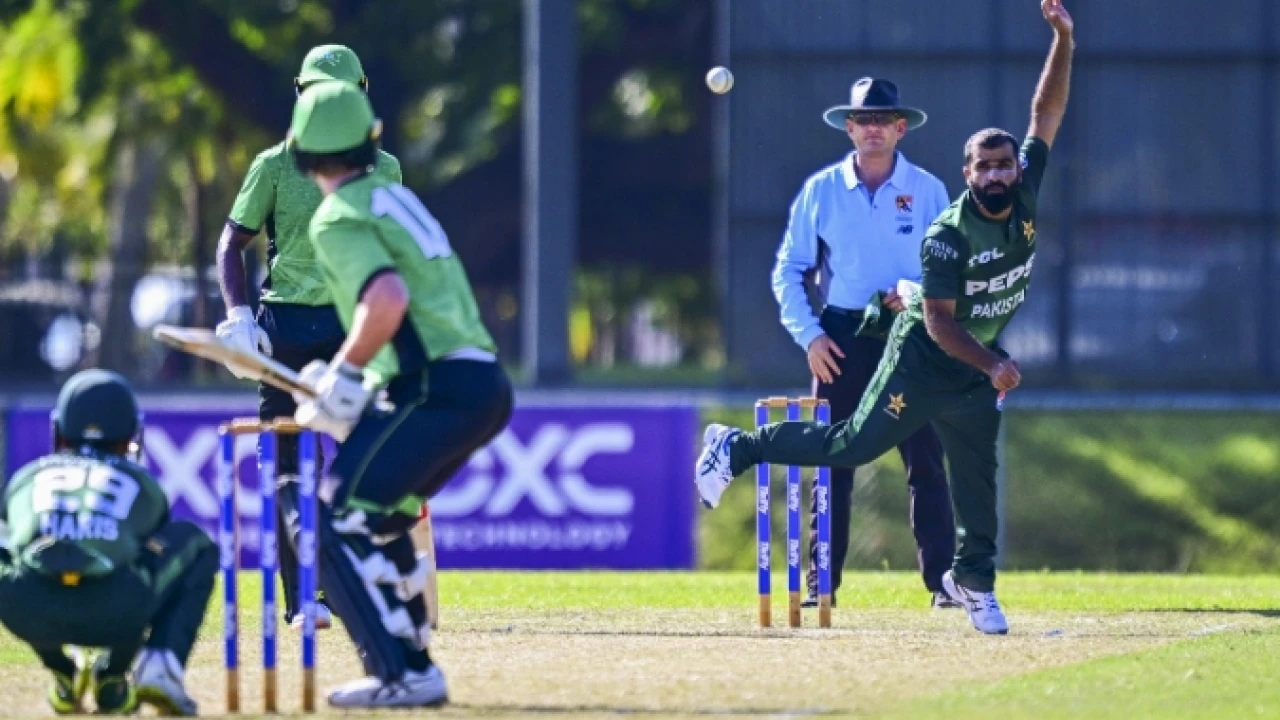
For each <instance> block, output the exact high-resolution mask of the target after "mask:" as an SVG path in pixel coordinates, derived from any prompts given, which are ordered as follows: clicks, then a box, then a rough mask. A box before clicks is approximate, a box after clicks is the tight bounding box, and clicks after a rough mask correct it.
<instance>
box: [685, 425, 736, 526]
mask: <svg viewBox="0 0 1280 720" xmlns="http://www.w3.org/2000/svg"><path fill="white" fill-rule="evenodd" d="M741 432H742V431H741V430H739V429H737V428H731V427H729V426H727V425H720V424H717V423H712V424H710V425H708V426H707V429H706V430H705V431H703V433H702V454H701V455H699V456H698V464H697V465H696V466H694V480H693V482H694V484H695V485H697V486H698V495H699V496H700V497H701V498H702V504H703V505H705V506H707V507H708V508H714V507H716V506H717V505H719V504H720V496H721V495H723V494H724V491H725V488H727V487H729V483H731V482H733V473H732V472H730V471H729V441H730V440H732V439H733V438H734V437H735V436H737V435H738V434H739V433H741Z"/></svg>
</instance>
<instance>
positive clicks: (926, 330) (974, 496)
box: [695, 0, 1075, 634]
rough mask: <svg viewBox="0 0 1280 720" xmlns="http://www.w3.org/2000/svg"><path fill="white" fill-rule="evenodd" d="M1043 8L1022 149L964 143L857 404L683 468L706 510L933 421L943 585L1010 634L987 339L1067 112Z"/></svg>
mask: <svg viewBox="0 0 1280 720" xmlns="http://www.w3.org/2000/svg"><path fill="white" fill-rule="evenodd" d="M1041 10H1042V11H1043V13H1044V17H1045V19H1046V20H1047V21H1048V23H1049V24H1050V26H1052V28H1053V31H1054V39H1053V45H1052V47H1051V48H1050V49H1049V57H1048V60H1047V61H1046V63H1045V66H1044V71H1043V73H1042V74H1041V76H1040V81H1039V84H1038V86H1037V87H1036V93H1035V98H1034V99H1033V101H1032V106H1031V124H1030V127H1029V129H1028V130H1027V138H1026V140H1025V141H1024V142H1023V143H1022V144H1021V152H1019V143H1018V141H1017V140H1016V139H1015V138H1014V137H1013V136H1012V135H1010V134H1009V133H1007V132H1005V131H1003V130H996V129H988V130H982V131H980V132H978V133H976V134H974V135H973V136H972V137H970V138H969V140H968V142H966V143H965V148H964V155H965V158H964V160H965V164H964V177H965V182H966V184H967V185H968V190H966V191H965V192H964V193H963V194H962V195H961V196H960V197H959V198H958V199H957V200H956V201H955V202H954V203H952V204H951V206H950V207H948V208H947V209H946V210H944V211H943V212H942V214H941V215H940V216H939V217H938V218H937V219H936V220H935V221H934V222H933V224H932V226H931V227H930V228H929V231H928V233H926V235H925V239H924V242H923V244H922V246H921V249H920V256H921V259H922V261H923V277H922V288H921V290H920V291H919V292H917V293H915V295H914V296H913V297H912V298H911V300H910V301H909V304H908V307H907V310H906V312H904V313H902V314H901V315H900V316H899V317H898V318H897V320H896V322H895V324H894V326H893V330H892V333H891V337H890V342H889V344H888V346H887V347H886V349H885V354H884V356H883V357H882V358H881V360H880V366H879V369H878V370H877V372H876V375H875V377H874V379H873V380H872V381H871V385H870V386H869V387H868V388H867V391H866V393H865V394H864V395H863V397H862V401H861V404H860V405H859V407H858V411H857V412H856V413H855V414H854V416H853V417H852V418H850V419H849V420H848V421H846V422H840V423H835V424H834V425H830V426H827V425H820V424H817V423H805V422H783V423H775V424H772V425H766V426H765V427H763V428H760V429H759V430H757V431H756V432H745V431H742V430H739V429H737V428H730V427H725V426H723V425H711V426H709V427H707V429H706V432H705V433H704V436H703V442H704V448H703V451H702V454H701V456H700V457H699V458H698V464H697V466H696V467H695V474H696V475H695V482H696V485H697V487H698V492H699V494H700V495H701V497H702V501H703V504H705V505H706V506H708V507H715V506H716V505H718V504H719V502H720V496H721V494H722V493H723V492H724V490H725V488H727V487H728V485H729V483H730V481H732V479H733V478H734V477H736V476H737V475H739V474H741V473H742V472H744V471H746V470H747V469H748V468H750V467H752V466H754V465H757V464H759V463H776V464H785V465H801V466H814V465H825V466H841V467H856V466H858V465H863V464H865V463H868V462H871V461H873V460H875V459H876V458H877V457H879V456H880V455H882V454H884V453H885V452H886V451H888V450H890V449H891V448H893V447H894V446H895V445H897V444H898V443H900V442H902V441H903V440H904V439H906V438H907V437H908V436H909V435H911V434H912V433H914V432H915V431H916V430H917V429H919V428H920V427H921V426H922V425H924V424H925V423H929V422H932V423H933V426H934V429H935V430H936V431H937V432H938V435H939V437H940V438H941V440H942V445H943V448H944V449H945V451H946V456H947V459H948V461H949V463H950V471H951V473H950V474H951V494H952V501H953V503H954V504H955V510H956V518H957V520H958V521H959V524H960V525H961V526H962V527H963V529H964V532H963V533H962V535H961V539H960V546H959V548H958V550H957V552H956V557H955V562H954V565H953V566H952V569H951V570H949V571H947V573H946V574H945V575H944V576H943V580H942V584H943V588H944V589H945V590H946V592H947V594H948V595H949V596H951V597H952V599H954V600H956V601H957V602H959V603H961V604H962V605H964V607H965V608H966V609H967V610H968V612H969V618H970V620H972V622H973V625H974V627H976V628H977V629H978V630H980V631H982V632H984V633H992V634H1004V633H1006V632H1008V629H1009V626H1008V622H1007V621H1006V620H1005V617H1004V613H1003V612H1002V611H1001V609H1000V604H999V603H998V602H997V601H996V596H995V553H996V532H997V527H996V525H997V517H996V435H997V433H998V431H999V428H1000V415H1001V409H1002V403H1003V395H1004V393H1005V392H1007V391H1009V390H1012V389H1014V388H1016V387H1017V386H1018V383H1019V382H1020V380H1021V375H1020V374H1019V372H1018V364H1017V363H1016V362H1015V361H1014V360H1013V359H1011V358H1010V357H1009V356H1008V354H1007V353H1005V352H1004V350H1002V349H1001V348H1000V346H999V343H998V338H999V336H1000V332H1001V331H1002V330H1003V329H1004V328H1005V326H1006V325H1008V323H1009V321H1010V320H1011V319H1012V318H1013V315H1014V314H1015V313H1016V312H1017V310H1018V308H1019V307H1020V306H1021V305H1022V303H1023V302H1024V301H1025V300H1026V297H1027V287H1028V285H1029V284H1030V281H1031V274H1032V268H1033V266H1034V264H1035V255H1036V245H1037V237H1036V215H1037V203H1038V195H1039V191H1040V182H1041V179H1042V178H1043V177H1044V171H1045V167H1046V165H1047V163H1048V159H1049V147H1050V146H1051V145H1052V144H1053V140H1054V137H1055V136H1056V135H1057V134H1058V128H1059V126H1060V125H1061V124H1062V118H1063V114H1064V113H1065V111H1066V107H1067V94H1068V88H1069V85H1070V77H1071V56H1072V52H1073V49H1074V46H1075V40H1074V38H1073V25H1072V21H1071V16H1070V15H1069V14H1067V11H1066V9H1065V8H1064V7H1062V2H1061V0H1043V2H1041Z"/></svg>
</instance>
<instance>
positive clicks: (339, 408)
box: [293, 360, 373, 442]
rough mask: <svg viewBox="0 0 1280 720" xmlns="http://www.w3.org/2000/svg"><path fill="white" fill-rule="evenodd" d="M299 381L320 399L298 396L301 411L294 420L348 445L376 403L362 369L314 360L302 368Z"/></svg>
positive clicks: (296, 396) (295, 398) (298, 411)
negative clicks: (367, 409) (351, 435)
mask: <svg viewBox="0 0 1280 720" xmlns="http://www.w3.org/2000/svg"><path fill="white" fill-rule="evenodd" d="M299 379H300V380H301V382H302V383H303V384H304V385H309V386H311V387H312V388H314V389H315V392H316V396H315V397H314V398H308V397H306V396H300V395H295V396H294V400H296V401H297V402H298V410H297V412H295V413H294V414H293V419H294V420H296V421H297V422H298V424H299V425H302V426H305V427H309V428H311V429H312V430H316V431H319V432H323V433H327V434H328V435H330V436H332V437H333V439H334V440H337V441H338V442H343V441H345V440H346V439H347V436H348V435H350V434H351V429H352V428H354V427H355V426H356V423H358V422H360V416H361V415H363V414H364V409H365V407H367V406H368V405H369V401H370V400H372V399H373V391H372V390H371V389H369V388H366V387H365V386H364V377H363V375H362V373H361V372H360V368H357V367H356V366H354V365H351V364H349V363H345V362H344V363H340V364H338V365H336V366H335V365H330V364H328V363H326V362H325V361H323V360H313V361H311V362H310V363H308V364H307V366H306V367H304V368H302V372H301V373H299Z"/></svg>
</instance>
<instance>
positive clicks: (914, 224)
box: [773, 153, 950, 349]
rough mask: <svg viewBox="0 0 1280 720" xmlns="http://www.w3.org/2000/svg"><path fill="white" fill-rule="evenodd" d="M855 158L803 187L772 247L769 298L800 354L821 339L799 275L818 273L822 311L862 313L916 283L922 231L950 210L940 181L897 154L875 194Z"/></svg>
mask: <svg viewBox="0 0 1280 720" xmlns="http://www.w3.org/2000/svg"><path fill="white" fill-rule="evenodd" d="M853 158H854V153H849V155H848V157H846V158H845V159H844V160H843V161H841V162H838V163H836V164H834V165H831V166H830V167H826V168H823V169H822V170H819V171H818V172H817V173H814V175H813V176H811V177H810V178H809V179H808V180H806V181H805V184H804V187H803V188H802V189H801V190H800V194H799V195H798V196H796V199H795V202H794V203H792V205H791V220H790V222H789V223H788V224H787V232H786V235H784V236H783V238H782V246H781V247H780V248H778V262H777V264H776V265H774V268H773V295H774V297H776V298H777V299H778V304H779V305H780V306H781V310H782V324H783V326H784V327H785V328H786V329H787V332H789V333H791V337H793V338H795V341H796V343H798V344H799V345H800V347H802V348H805V349H808V347H809V343H811V342H813V340H814V338H816V337H818V336H819V335H822V334H823V333H822V328H821V327H819V325H818V318H817V316H815V315H814V313H813V309H812V308H811V307H810V305H809V299H808V296H807V295H806V294H805V287H804V276H805V273H806V272H808V271H809V270H813V269H815V268H817V269H819V270H821V271H822V273H821V275H822V278H821V281H820V287H821V288H822V289H823V290H824V291H825V292H824V295H825V296H826V302H827V304H828V305H833V306H835V307H840V308H845V309H848V310H861V309H862V308H864V307H866V305H867V301H868V300H870V299H871V295H872V294H873V293H875V292H876V291H877V290H887V289H889V288H891V287H894V286H895V285H896V284H897V282H898V280H900V279H906V280H912V281H914V282H919V281H920V243H921V242H922V241H923V239H924V233H925V230H927V229H928V228H929V223H931V222H933V220H934V218H936V217H937V216H938V215H939V214H940V213H941V212H942V211H943V209H945V208H946V207H947V205H948V204H950V201H949V200H948V199H947V188H946V186H944V185H943V184H942V181H941V180H939V179H938V178H936V177H934V176H933V175H930V174H929V173H927V172H925V171H924V170H922V169H920V168H918V167H916V166H915V165H912V164H911V163H910V162H907V159H906V158H905V157H903V156H902V153H897V156H896V160H895V161H894V166H893V174H892V175H890V176H889V179H888V181H886V182H885V184H883V185H881V186H880V189H879V190H877V191H876V192H875V193H872V192H871V191H870V190H869V189H868V188H867V186H866V185H864V184H862V181H860V180H859V179H858V174H857V172H855V171H854V167H853ZM819 262H821V263H822V267H820V268H819V267H818V265H819Z"/></svg>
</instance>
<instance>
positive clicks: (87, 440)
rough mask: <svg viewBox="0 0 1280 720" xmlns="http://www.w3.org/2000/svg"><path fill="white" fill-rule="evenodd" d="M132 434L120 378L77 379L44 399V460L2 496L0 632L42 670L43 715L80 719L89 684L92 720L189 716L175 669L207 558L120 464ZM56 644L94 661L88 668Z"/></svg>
mask: <svg viewBox="0 0 1280 720" xmlns="http://www.w3.org/2000/svg"><path fill="white" fill-rule="evenodd" d="M140 436H141V420H140V415H139V413H138V405H137V401H136V400H135V399H134V396H133V392H132V390H130V389H129V386H128V385H127V384H126V383H125V381H124V380H123V379H122V378H121V377H120V376H119V375H117V374H115V373H112V372H107V371H105V370H86V371H84V372H81V373H78V374H76V375H75V376H73V377H72V378H71V379H70V380H68V381H67V383H66V384H65V385H63V387H62V390H61V392H60V393H59V395H58V403H57V407H56V409H55V410H54V412H53V438H54V452H53V454H51V455H46V456H45V457H42V458H40V459H38V460H35V461H33V462H31V463H29V464H27V465H26V466H24V467H23V468H22V469H20V470H19V471H18V472H17V473H16V474H15V475H14V476H13V477H12V478H10V479H9V481H8V482H7V483H6V484H5V486H4V497H3V505H0V520H3V528H4V541H5V542H4V544H3V548H4V549H3V550H2V551H0V622H3V623H4V625H5V627H7V628H8V629H9V631H10V632H12V633H13V634H14V635H15V636H17V637H18V638H21V639H22V640H23V641H25V642H26V643H27V644H28V645H30V646H31V648H32V649H33V650H35V652H36V655H38V656H39V657H40V660H41V662H43V663H44V666H45V667H46V668H48V669H49V670H50V671H51V672H52V673H53V677H54V682H53V686H52V687H51V688H50V691H49V704H50V705H52V706H53V710H54V712H56V713H58V714H60V715H61V714H70V713H79V712H82V710H83V708H82V705H81V703H82V701H83V697H84V695H85V693H86V692H87V691H88V689H89V686H90V685H92V687H93V694H94V700H95V702H96V705H97V710H98V712H99V713H100V714H123V713H130V712H133V710H134V709H135V708H137V706H138V702H139V701H142V702H146V703H148V704H151V705H154V706H155V707H156V708H157V709H158V710H159V711H160V712H162V713H164V714H169V715H194V714H195V713H196V704H195V702H194V701H193V700H191V698H190V697H189V696H188V695H187V693H186V690H185V689H184V688H183V683H182V680H183V668H184V667H185V666H186V664H187V658H188V656H189V655H190V654H191V648H192V646H193V645H194V644H195V640H196V633H197V631H198V630H199V628H200V623H201V621H202V620H203V619H204V613H205V608H206V606H207V605H208V601H209V595H210V594H211V593H212V592H213V578H214V574H215V573H216V572H217V569H218V549H217V547H216V546H215V545H214V544H213V542H212V541H211V540H209V538H208V537H207V536H206V535H205V534H204V532H202V531H201V530H200V528H198V527H196V526H195V525H193V524H191V523H188V522H172V521H170V519H169V500H168V498H167V497H166V496H165V493H164V490H163V489H162V488H161V487H160V485H159V484H158V483H157V482H156V481H155V479H154V478H152V477H151V475H150V474H149V473H148V472H147V471H146V470H145V469H143V468H142V467H141V466H139V465H137V464H136V463H135V461H134V460H133V459H132V458H133V456H134V455H136V453H137V452H138V448H139V443H138V439H139V438H140ZM64 646H78V647H83V648H98V649H103V650H105V652H104V653H103V654H102V655H100V656H99V657H98V658H97V661H96V662H94V663H93V664H92V667H90V666H89V664H88V663H87V662H86V659H85V656H84V655H83V653H82V652H80V651H78V650H77V651H73V652H72V653H71V654H70V655H69V654H68V653H67V651H66V650H64ZM135 657H136V662H135ZM130 663H133V664H134V667H133V678H132V682H130V679H129V677H128V675H127V674H126V671H127V670H128V668H129V665H130Z"/></svg>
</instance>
